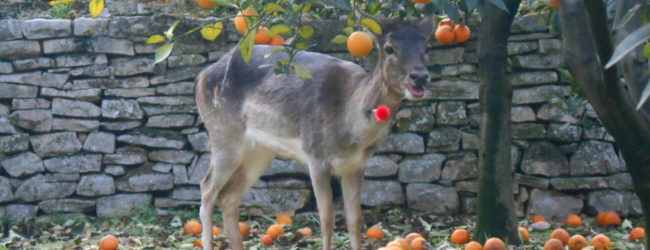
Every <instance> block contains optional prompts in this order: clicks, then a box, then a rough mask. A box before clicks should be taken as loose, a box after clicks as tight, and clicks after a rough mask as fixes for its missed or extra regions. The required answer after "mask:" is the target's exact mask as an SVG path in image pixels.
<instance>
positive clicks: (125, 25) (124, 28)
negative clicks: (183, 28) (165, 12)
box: [107, 4, 171, 38]
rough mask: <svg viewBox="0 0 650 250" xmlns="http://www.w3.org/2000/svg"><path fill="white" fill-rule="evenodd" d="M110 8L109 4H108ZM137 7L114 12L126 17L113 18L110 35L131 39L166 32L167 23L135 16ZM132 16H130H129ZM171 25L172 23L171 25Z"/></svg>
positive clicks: (147, 17) (109, 29)
mask: <svg viewBox="0 0 650 250" xmlns="http://www.w3.org/2000/svg"><path fill="white" fill-rule="evenodd" d="M107 6H108V4H107ZM136 7H137V6H135V5H133V4H132V5H131V6H123V8H130V10H128V11H125V10H124V9H122V10H119V9H115V10H114V11H116V12H118V13H122V15H123V16H124V17H120V18H113V19H111V20H110V24H109V26H108V34H109V36H112V37H122V38H130V37H134V36H148V35H153V34H156V32H158V33H161V32H163V31H165V30H166V29H167V27H168V25H166V24H165V22H158V21H157V20H156V19H153V17H152V16H133V15H134V14H137V9H136ZM129 15H130V16H129ZM170 24H171V23H170Z"/></svg>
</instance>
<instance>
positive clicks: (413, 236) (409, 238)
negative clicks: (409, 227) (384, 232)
mask: <svg viewBox="0 0 650 250" xmlns="http://www.w3.org/2000/svg"><path fill="white" fill-rule="evenodd" d="M417 238H423V239H424V237H422V235H421V234H419V233H415V232H413V233H410V234H407V235H406V237H404V240H406V243H409V244H411V242H412V241H413V240H415V239H417Z"/></svg>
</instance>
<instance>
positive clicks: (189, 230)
mask: <svg viewBox="0 0 650 250" xmlns="http://www.w3.org/2000/svg"><path fill="white" fill-rule="evenodd" d="M201 232H203V228H201V223H200V222H198V221H195V220H191V221H188V222H187V223H185V227H184V228H183V234H193V235H199V234H201Z"/></svg>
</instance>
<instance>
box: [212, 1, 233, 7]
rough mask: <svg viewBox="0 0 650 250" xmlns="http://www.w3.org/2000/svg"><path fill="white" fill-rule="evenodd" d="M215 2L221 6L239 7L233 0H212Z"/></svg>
mask: <svg viewBox="0 0 650 250" xmlns="http://www.w3.org/2000/svg"><path fill="white" fill-rule="evenodd" d="M212 2H213V3H214V4H216V5H217V6H220V7H226V8H237V5H236V4H234V3H232V2H231V1H226V0H212Z"/></svg>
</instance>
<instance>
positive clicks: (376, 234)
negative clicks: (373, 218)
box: [366, 226, 386, 240]
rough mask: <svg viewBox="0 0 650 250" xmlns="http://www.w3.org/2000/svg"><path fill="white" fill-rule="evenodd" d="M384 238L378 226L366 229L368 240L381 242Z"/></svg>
mask: <svg viewBox="0 0 650 250" xmlns="http://www.w3.org/2000/svg"><path fill="white" fill-rule="evenodd" d="M384 236H386V235H385V234H384V230H382V229H381V227H379V226H372V227H370V228H368V231H367V232H366V237H368V239H378V240H383V239H384Z"/></svg>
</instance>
